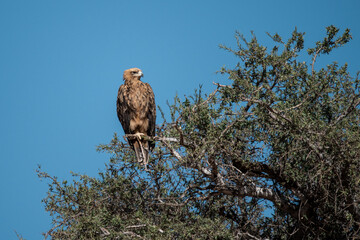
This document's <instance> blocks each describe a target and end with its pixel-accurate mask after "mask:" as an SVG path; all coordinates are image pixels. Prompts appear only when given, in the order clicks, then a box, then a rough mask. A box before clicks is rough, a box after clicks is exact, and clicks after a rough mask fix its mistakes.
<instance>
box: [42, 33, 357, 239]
mask: <svg viewBox="0 0 360 240" xmlns="http://www.w3.org/2000/svg"><path fill="white" fill-rule="evenodd" d="M326 30H327V33H326V37H325V38H324V39H323V40H322V41H319V42H317V43H316V44H315V46H314V47H313V48H310V49H308V50H307V53H308V56H307V57H306V56H305V54H303V52H305V51H304V38H303V37H304V33H300V32H298V31H297V30H295V31H294V32H293V33H292V36H291V37H290V38H289V39H288V40H287V41H283V40H282V38H281V37H280V36H279V35H277V34H275V35H270V34H269V36H270V37H271V38H272V39H273V41H274V46H273V47H272V48H266V47H264V46H262V45H260V44H259V43H258V41H257V39H256V37H255V36H253V38H252V39H251V40H250V41H247V40H246V39H245V38H244V37H243V36H242V35H241V34H239V33H237V34H236V39H237V49H235V50H234V49H231V48H227V47H225V46H221V47H222V48H223V49H225V50H228V51H229V52H231V53H233V54H235V55H236V56H237V57H238V58H239V63H238V64H237V65H236V67H235V68H234V69H227V68H223V69H221V70H220V73H221V74H225V75H227V76H228V83H226V84H220V83H214V87H215V90H214V91H213V92H212V93H210V94H208V95H207V94H203V93H202V92H201V89H199V90H197V91H196V92H195V93H194V94H193V95H192V96H191V97H186V98H185V99H180V98H178V97H175V99H174V104H172V105H169V107H170V112H171V117H170V120H167V119H166V117H165V116H164V114H162V117H163V123H162V125H160V126H158V128H157V136H156V137H155V138H154V139H153V140H154V141H157V147H156V148H155V150H154V152H153V154H152V157H151V160H150V162H149V165H148V167H147V170H145V169H144V167H143V166H141V165H139V164H138V163H137V162H136V160H135V158H134V154H133V153H132V151H131V150H130V148H129V146H128V145H127V144H126V143H124V142H123V141H120V140H119V139H118V137H117V136H116V135H114V138H113V139H112V141H111V142H110V143H109V144H107V145H100V146H99V150H100V151H106V152H109V153H110V154H111V155H112V157H111V160H110V163H109V164H108V165H107V168H106V170H105V171H104V172H101V173H100V177H98V178H90V177H88V176H78V177H79V178H78V179H74V181H73V183H71V184H68V183H67V182H62V183H61V182H59V181H58V180H57V179H56V178H55V177H51V176H50V175H48V174H47V173H45V172H43V171H41V169H39V170H38V174H39V176H40V177H42V178H45V179H49V180H50V182H49V186H50V190H49V192H48V197H47V198H46V199H44V203H45V206H46V210H47V211H49V212H50V214H51V215H52V216H53V228H52V229H50V230H49V232H47V233H46V234H45V235H46V236H52V237H53V238H54V239H81V238H83V239H89V238H93V239H97V238H104V239H116V238H119V239H120V238H121V239H122V238H140V239H156V238H157V239H216V238H218V239H263V238H271V239H302V238H303V239H319V238H320V239H351V238H352V239H355V238H357V236H358V235H359V224H360V212H359V200H360V199H359V193H360V189H359V183H360V176H359V174H358V172H359V167H360V164H359V160H360V119H359V116H360V112H359V111H360V108H359V104H360V95H359V94H360V92H359V78H358V75H357V76H356V78H353V77H351V76H350V74H349V73H348V70H347V65H344V66H339V65H338V64H337V63H332V64H329V65H327V66H326V67H324V68H319V67H316V66H315V63H316V59H317V58H318V57H319V56H321V55H325V54H329V53H330V52H331V51H332V50H333V49H335V48H337V47H340V46H342V45H344V44H345V43H347V42H348V41H349V40H350V39H351V35H350V31H349V30H348V29H346V30H345V31H344V33H343V34H340V35H339V30H338V29H337V28H335V27H334V26H329V27H327V28H326ZM305 53H306V52H305ZM299 59H305V60H306V59H307V60H308V62H306V61H300V60H299ZM161 113H162V112H161Z"/></svg>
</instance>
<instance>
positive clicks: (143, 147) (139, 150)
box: [133, 139, 149, 168]
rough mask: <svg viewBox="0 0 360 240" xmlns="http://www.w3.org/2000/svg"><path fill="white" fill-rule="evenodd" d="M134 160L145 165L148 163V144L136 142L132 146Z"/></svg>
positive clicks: (146, 142)
mask: <svg viewBox="0 0 360 240" xmlns="http://www.w3.org/2000/svg"><path fill="white" fill-rule="evenodd" d="M133 146H134V150H135V155H136V159H137V161H138V162H139V163H141V164H143V165H145V168H146V165H147V164H148V162H149V144H148V141H146V140H138V139H137V140H136V141H135V142H134V144H133Z"/></svg>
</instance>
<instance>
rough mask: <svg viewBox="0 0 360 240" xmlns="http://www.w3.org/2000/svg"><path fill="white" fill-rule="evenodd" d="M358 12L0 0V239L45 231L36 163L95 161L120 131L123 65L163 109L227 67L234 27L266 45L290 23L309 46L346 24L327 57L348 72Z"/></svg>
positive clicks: (273, 5)
mask: <svg viewBox="0 0 360 240" xmlns="http://www.w3.org/2000/svg"><path fill="white" fill-rule="evenodd" d="M359 9H360V1H358V0H352V1H350V0H347V1H344V0H343V1H340V0H338V1H334V0H321V1H314V0H311V1H289V0H274V1H270V0H263V1H261V0H253V1H248V0H247V1H242V0H237V1H230V0H229V1H227V0H224V1H219V0H218V1H214V0H213V1H209V0H207V1H200V0H198V1H196V0H191V1H189V0H182V1H165V0H164V1H155V0H154V1H149V0H142V1H135V0H134V1H122V0H106V1H94V0H77V1H72V0H61V1H59V0H31V1H29V0H23V1H21V0H1V1H0V34H1V35H0V189H1V195H0V196H1V197H0V238H1V239H16V234H15V233H14V230H16V231H17V232H18V233H20V234H22V236H23V237H24V238H26V239H30V240H31V239H41V238H42V236H41V233H42V232H45V231H46V230H48V229H49V228H50V217H49V216H48V213H47V212H45V210H44V207H43V204H42V203H41V199H43V198H44V197H45V196H46V191H47V184H46V183H45V182H40V181H39V179H38V178H37V176H36V173H35V169H36V167H37V164H40V165H41V166H42V168H43V170H45V171H47V172H48V173H50V174H51V175H55V176H58V177H59V178H60V179H63V178H69V176H70V171H73V172H78V173H84V174H88V175H90V176H96V174H97V172H98V170H99V169H100V170H101V169H104V164H105V163H107V162H108V160H109V156H108V155H106V154H101V153H97V152H96V151H95V148H96V146H97V145H98V144H100V143H107V142H109V141H110V140H111V138H112V136H113V133H114V132H117V133H119V134H120V135H122V134H123V132H122V129H121V127H120V124H119V122H118V120H117V116H116V109H115V99H116V95H117V89H118V87H119V85H120V84H122V73H123V71H124V70H125V69H128V68H130V67H139V68H141V69H142V70H143V72H144V76H145V77H144V78H143V80H144V81H145V82H149V83H150V84H151V86H152V88H153V90H154V92H155V97H156V103H157V105H159V106H160V107H162V108H163V109H166V101H167V100H169V101H170V102H171V101H172V99H173V97H174V96H175V94H178V95H179V96H180V97H182V96H184V94H186V95H190V94H191V93H192V92H193V90H194V89H195V88H197V87H198V86H199V84H203V85H204V89H205V91H207V92H209V91H211V90H212V89H213V88H214V86H213V85H212V82H213V81H220V80H221V76H220V75H218V74H215V72H216V71H217V70H219V69H220V68H221V67H222V66H228V67H233V66H235V65H236V63H237V62H236V61H237V59H235V58H234V57H233V56H232V55H231V54H230V53H227V52H225V51H224V50H220V49H219V47H218V46H219V44H225V45H228V46H232V47H235V45H236V41H235V38H234V33H235V31H236V30H238V31H240V32H241V33H243V34H245V36H250V31H252V30H253V31H254V32H255V34H256V35H257V37H258V40H259V41H260V42H264V43H265V44H269V43H270V41H269V38H268V37H267V36H266V34H265V33H266V32H270V33H276V32H277V33H279V34H280V35H282V36H284V37H288V36H290V33H291V32H292V31H293V30H294V28H295V27H297V29H298V30H299V31H304V32H306V35H305V41H307V42H306V45H307V46H312V45H311V43H313V42H314V41H315V40H320V39H322V38H323V36H324V33H325V27H326V26H328V25H331V24H333V25H335V26H337V27H339V28H341V29H342V30H343V29H345V28H350V29H351V30H352V35H353V41H351V42H350V43H349V44H348V45H347V46H346V47H343V48H341V49H340V50H336V52H335V59H337V60H338V61H339V62H340V63H345V62H348V63H349V65H350V70H351V71H352V73H355V72H356V71H357V70H360V64H359V58H358V55H359V53H360V15H359ZM321 59H323V60H329V59H327V58H326V57H323V58H321ZM331 61H332V59H331ZM321 63H322V62H321V61H320V62H319V64H321ZM324 63H326V61H324ZM166 113H168V112H167V111H166ZM158 122H160V121H158Z"/></svg>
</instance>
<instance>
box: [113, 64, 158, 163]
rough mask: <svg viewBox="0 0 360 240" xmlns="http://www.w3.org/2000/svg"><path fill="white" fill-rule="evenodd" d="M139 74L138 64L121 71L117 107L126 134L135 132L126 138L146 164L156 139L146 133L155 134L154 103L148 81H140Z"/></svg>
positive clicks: (139, 159) (140, 160)
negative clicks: (122, 74) (122, 73)
mask: <svg viewBox="0 0 360 240" xmlns="http://www.w3.org/2000/svg"><path fill="white" fill-rule="evenodd" d="M141 77H143V73H142V71H141V70H140V69H138V68H130V69H128V70H125V71H124V76H123V79H124V84H123V85H121V86H120V88H119V91H118V96H117V101H116V107H117V116H118V118H119V121H120V123H121V125H122V127H123V129H124V132H125V134H132V135H134V136H133V137H129V136H128V137H127V139H128V142H129V144H130V146H131V147H132V148H133V150H134V151H135V154H136V158H137V160H138V162H141V163H143V164H145V166H146V164H147V163H148V161H149V151H151V150H152V149H153V148H154V146H155V143H154V142H153V141H149V140H148V139H147V138H146V137H147V136H149V137H154V136H155V122H156V105H155V96H154V93H153V91H152V89H151V87H150V85H149V84H148V83H144V82H142V81H141V80H140V79H141Z"/></svg>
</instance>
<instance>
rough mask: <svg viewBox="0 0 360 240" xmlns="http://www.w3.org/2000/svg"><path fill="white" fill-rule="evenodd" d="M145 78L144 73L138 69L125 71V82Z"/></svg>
mask: <svg viewBox="0 0 360 240" xmlns="http://www.w3.org/2000/svg"><path fill="white" fill-rule="evenodd" d="M142 76H144V74H143V73H142V71H141V70H140V69H138V68H130V69H128V70H125V71H124V80H125V81H126V80H135V79H136V80H140V78H141V77H142Z"/></svg>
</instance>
